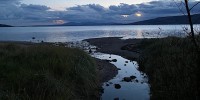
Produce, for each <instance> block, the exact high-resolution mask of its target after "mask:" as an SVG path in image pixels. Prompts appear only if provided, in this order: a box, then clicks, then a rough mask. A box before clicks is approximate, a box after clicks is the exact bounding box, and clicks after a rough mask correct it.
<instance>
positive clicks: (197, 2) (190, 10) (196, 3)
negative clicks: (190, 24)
mask: <svg viewBox="0 0 200 100" xmlns="http://www.w3.org/2000/svg"><path fill="white" fill-rule="evenodd" d="M199 3H200V2H197V3H196V4H195V5H193V6H192V7H191V8H190V11H191V10H192V9H193V8H194V7H195V6H197V5H198V4H199Z"/></svg>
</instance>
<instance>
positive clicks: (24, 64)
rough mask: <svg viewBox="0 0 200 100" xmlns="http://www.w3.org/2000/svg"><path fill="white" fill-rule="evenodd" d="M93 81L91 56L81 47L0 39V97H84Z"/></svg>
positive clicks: (69, 99) (70, 99)
mask: <svg viewBox="0 0 200 100" xmlns="http://www.w3.org/2000/svg"><path fill="white" fill-rule="evenodd" d="M96 83H97V82H96V72H95V67H94V63H93V60H92V59H91V58H90V57H89V56H88V55H87V54H86V53H84V52H83V51H81V50H78V49H71V48H65V47H56V46H51V45H42V44H40V45H19V44H10V43H9V44H7V43H0V100H74V99H81V100H82V99H86V100H88V99H91V98H93V97H94V96H95V95H96V94H97V92H95V91H96V89H97V84H96ZM93 99H94V98H93Z"/></svg>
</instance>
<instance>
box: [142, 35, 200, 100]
mask: <svg viewBox="0 0 200 100" xmlns="http://www.w3.org/2000/svg"><path fill="white" fill-rule="evenodd" d="M140 48H142V49H143V50H144V51H143V53H142V55H141V57H140V60H139V63H140V69H141V70H143V71H144V72H146V73H147V74H148V76H149V81H150V85H151V93H152V96H151V99H152V100H195V99H197V98H199V92H200V90H199V89H200V88H199V79H198V77H199V71H200V70H199V69H200V66H199V62H200V59H199V53H198V52H196V51H195V48H194V45H193V44H192V42H191V40H190V39H189V38H177V37H168V38H163V39H146V40H143V42H142V43H141V46H140Z"/></svg>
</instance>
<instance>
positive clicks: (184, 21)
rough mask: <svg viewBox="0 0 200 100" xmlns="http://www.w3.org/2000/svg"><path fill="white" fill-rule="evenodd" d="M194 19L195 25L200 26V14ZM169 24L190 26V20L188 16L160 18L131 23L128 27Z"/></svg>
mask: <svg viewBox="0 0 200 100" xmlns="http://www.w3.org/2000/svg"><path fill="white" fill-rule="evenodd" d="M192 19H193V23H194V24H200V14H195V15H192ZM167 24H188V19H187V17H186V16H168V17H158V18H155V19H149V20H144V21H139V22H134V23H129V24H127V25H167Z"/></svg>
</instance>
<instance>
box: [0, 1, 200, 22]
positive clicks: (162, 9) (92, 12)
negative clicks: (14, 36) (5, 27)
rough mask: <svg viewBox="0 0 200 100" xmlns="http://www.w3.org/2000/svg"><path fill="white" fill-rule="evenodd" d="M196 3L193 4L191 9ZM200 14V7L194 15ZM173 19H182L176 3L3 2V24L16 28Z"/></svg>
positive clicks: (0, 4)
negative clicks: (71, 23)
mask: <svg viewBox="0 0 200 100" xmlns="http://www.w3.org/2000/svg"><path fill="white" fill-rule="evenodd" d="M175 1H177V3H179V2H178V0H175ZM179 1H180V0H179ZM197 1H199V0H196V1H195V0H190V6H192V4H194V3H196V2H197ZM182 9H183V10H184V7H183V6H182ZM199 12H200V5H199V6H196V7H195V9H193V11H192V13H193V14H194V13H199ZM173 15H182V13H181V12H180V11H179V9H178V7H177V5H176V4H175V2H173V0H0V24H9V25H15V26H23V25H49V24H63V23H68V22H96V23H131V22H136V21H141V20H146V19H152V18H156V17H163V16H173Z"/></svg>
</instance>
